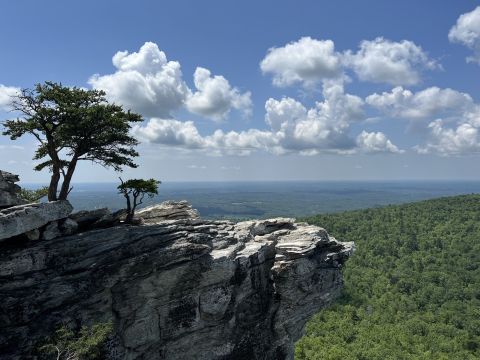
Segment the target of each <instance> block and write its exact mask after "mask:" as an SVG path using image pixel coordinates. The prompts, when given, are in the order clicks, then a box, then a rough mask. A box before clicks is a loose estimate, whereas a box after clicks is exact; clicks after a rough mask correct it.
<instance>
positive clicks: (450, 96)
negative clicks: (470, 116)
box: [366, 86, 474, 119]
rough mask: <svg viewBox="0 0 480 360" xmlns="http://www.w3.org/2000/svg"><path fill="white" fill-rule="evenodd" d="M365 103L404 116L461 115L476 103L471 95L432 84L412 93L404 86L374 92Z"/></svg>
mask: <svg viewBox="0 0 480 360" xmlns="http://www.w3.org/2000/svg"><path fill="white" fill-rule="evenodd" d="M366 102H367V104H369V105H371V106H373V107H375V108H376V109H378V110H380V111H382V112H384V113H385V114H387V115H389V116H393V117H399V118H405V119H424V118H429V117H437V116H450V115H452V116H461V115H463V114H464V113H465V111H467V110H468V109H471V108H472V107H473V104H474V103H473V99H472V97H471V96H470V95H468V94H466V93H462V92H459V91H456V90H452V89H449V88H447V89H440V88H438V87H430V88H427V89H425V90H422V91H419V92H416V93H413V92H411V91H410V90H407V89H404V88H403V87H401V86H399V87H395V88H393V89H392V91H391V92H383V93H382V94H377V93H375V94H372V95H370V96H368V97H367V98H366Z"/></svg>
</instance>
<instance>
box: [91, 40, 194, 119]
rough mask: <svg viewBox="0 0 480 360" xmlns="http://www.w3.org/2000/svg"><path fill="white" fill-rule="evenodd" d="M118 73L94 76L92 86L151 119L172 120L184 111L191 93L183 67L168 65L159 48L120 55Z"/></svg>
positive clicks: (117, 56)
mask: <svg viewBox="0 0 480 360" xmlns="http://www.w3.org/2000/svg"><path fill="white" fill-rule="evenodd" d="M112 62H113V65H114V66H115V68H116V69H117V70H116V72H115V73H113V74H109V75H102V76H101V75H98V74H97V75H94V76H92V77H91V78H90V79H89V81H88V82H89V84H90V85H91V86H92V87H93V88H95V89H101V90H104V91H105V92H106V93H107V97H108V99H109V100H111V101H114V102H116V103H119V104H122V105H124V106H125V107H126V108H129V109H132V110H134V111H137V112H139V113H141V114H143V115H145V116H147V117H151V116H165V117H167V116H169V115H170V113H171V112H172V111H173V110H176V109H178V108H180V107H181V106H182V105H183V103H184V101H185V99H186V98H187V96H188V95H189V91H190V90H189V89H188V87H187V85H186V84H185V82H184V81H183V79H182V71H181V68H180V63H178V62H177V61H168V60H167V57H166V55H165V53H164V52H163V51H160V49H159V48H158V46H157V44H155V43H152V42H146V43H145V44H144V45H143V46H142V47H141V48H140V50H139V51H138V52H133V53H131V54H130V53H129V52H128V51H119V52H117V53H116V54H115V55H114V56H113V59H112Z"/></svg>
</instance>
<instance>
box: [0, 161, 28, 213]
mask: <svg viewBox="0 0 480 360" xmlns="http://www.w3.org/2000/svg"><path fill="white" fill-rule="evenodd" d="M18 181H19V178H18V176H17V175H14V174H11V173H9V172H6V171H2V170H0V209H4V208H7V207H10V206H15V205H21V204H25V201H24V200H22V199H21V198H20V197H19V193H20V186H18V185H17V184H15V183H16V182H18Z"/></svg>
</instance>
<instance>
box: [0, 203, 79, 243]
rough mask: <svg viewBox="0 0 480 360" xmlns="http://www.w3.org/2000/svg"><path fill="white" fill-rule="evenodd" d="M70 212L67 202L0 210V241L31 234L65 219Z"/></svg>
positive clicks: (70, 206) (70, 207)
mask: <svg viewBox="0 0 480 360" xmlns="http://www.w3.org/2000/svg"><path fill="white" fill-rule="evenodd" d="M72 210H73V208H72V205H70V203H69V202H68V201H52V202H49V203H39V204H27V205H18V206H13V207H9V208H7V209H4V210H1V211H0V241H2V240H4V239H8V238H11V237H14V236H17V235H21V234H25V233H31V232H32V231H35V230H38V229H39V228H41V227H43V226H44V225H47V224H49V223H50V222H52V221H56V220H60V219H65V218H67V217H68V215H69V214H70V213H71V212H72ZM47 227H48V225H47Z"/></svg>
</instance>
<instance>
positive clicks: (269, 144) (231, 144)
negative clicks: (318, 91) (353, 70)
mask: <svg viewBox="0 0 480 360" xmlns="http://www.w3.org/2000/svg"><path fill="white" fill-rule="evenodd" d="M323 94H324V98H325V99H324V101H322V102H317V103H316V105H315V107H314V108H311V109H307V108H305V107H304V106H303V105H302V104H301V103H300V102H298V101H296V100H294V99H291V98H283V99H281V100H275V99H268V100H267V102H266V103H265V110H266V115H265V121H266V123H267V125H269V126H270V129H268V130H260V129H248V130H244V131H227V132H225V131H223V130H220V129H218V130H216V131H214V132H213V133H212V134H210V135H206V136H202V135H200V133H199V131H198V129H197V128H196V127H195V125H194V124H193V122H191V121H187V122H181V121H178V120H165V119H156V118H154V119H151V120H150V121H149V122H148V123H147V124H146V125H144V126H137V127H135V128H134V129H133V132H134V134H135V135H137V136H138V137H139V138H140V139H141V140H144V141H149V142H152V143H158V144H161V145H167V146H176V147H180V148H183V149H190V150H192V149H194V150H202V151H205V152H207V153H210V154H213V155H221V154H234V155H249V154H251V153H252V152H254V151H259V150H261V151H266V152H270V153H272V154H285V153H299V154H302V155H314V154H318V153H338V154H351V153H354V152H356V151H362V152H381V151H385V152H400V151H399V150H398V148H397V147H396V146H394V145H393V144H392V143H391V142H390V141H389V140H388V139H387V138H386V137H385V135H384V134H382V133H372V134H373V135H372V134H367V133H365V134H366V135H368V136H366V135H365V136H364V137H365V139H364V141H363V142H359V141H358V139H357V140H356V139H355V138H352V137H351V136H350V135H349V133H350V126H351V124H352V123H354V122H356V121H358V120H361V119H363V118H364V112H363V101H362V99H360V98H359V97H357V96H354V95H350V94H346V93H345V92H344V89H343V85H342V84H341V82H335V81H327V82H325V83H324V86H323ZM362 136H363V135H362Z"/></svg>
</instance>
